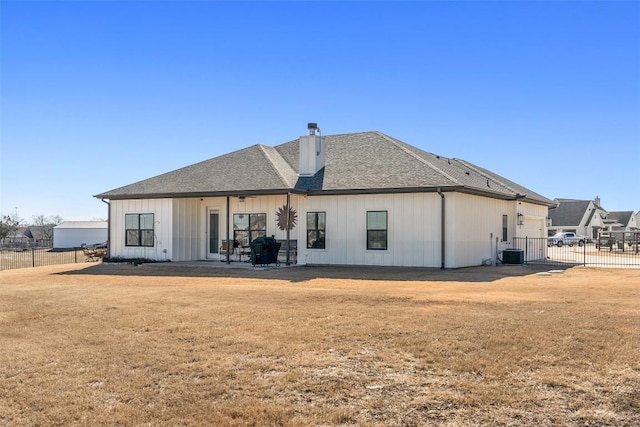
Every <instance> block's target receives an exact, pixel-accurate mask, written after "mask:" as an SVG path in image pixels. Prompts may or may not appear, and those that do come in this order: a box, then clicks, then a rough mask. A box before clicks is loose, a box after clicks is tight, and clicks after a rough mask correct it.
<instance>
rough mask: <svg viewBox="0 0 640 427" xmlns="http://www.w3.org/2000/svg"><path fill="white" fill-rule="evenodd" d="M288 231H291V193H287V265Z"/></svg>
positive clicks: (287, 260)
mask: <svg viewBox="0 0 640 427" xmlns="http://www.w3.org/2000/svg"><path fill="white" fill-rule="evenodd" d="M290 231H291V194H290V193H287V258H286V265H289V254H290V251H291V248H290V247H289V238H290V237H291V236H290Z"/></svg>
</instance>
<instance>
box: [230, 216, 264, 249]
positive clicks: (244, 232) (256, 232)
mask: <svg viewBox="0 0 640 427" xmlns="http://www.w3.org/2000/svg"><path fill="white" fill-rule="evenodd" d="M258 215H263V216H264V229H262V228H251V227H252V223H255V221H252V220H251V217H252V216H253V217H255V216H258ZM240 216H246V217H247V224H248V228H246V229H243V228H236V224H237V222H236V217H240ZM240 219H241V220H242V219H244V218H240ZM240 236H242V237H240ZM245 236H246V239H247V241H246V242H245V241H244V240H245ZM266 236H267V214H266V212H253V213H242V212H238V213H234V214H233V241H234V243H236V244H238V245H240V246H244V247H248V246H249V245H250V244H251V242H253V241H254V240H255V239H256V238H258V237H266ZM240 240H243V241H240Z"/></svg>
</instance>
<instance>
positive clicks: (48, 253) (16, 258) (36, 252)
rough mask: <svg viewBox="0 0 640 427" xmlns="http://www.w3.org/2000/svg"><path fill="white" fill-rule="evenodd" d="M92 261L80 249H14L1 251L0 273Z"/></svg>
mask: <svg viewBox="0 0 640 427" xmlns="http://www.w3.org/2000/svg"><path fill="white" fill-rule="evenodd" d="M89 261H91V260H90V259H89V258H87V257H86V256H85V254H84V252H83V251H82V249H80V248H76V249H68V250H52V249H47V248H22V249H20V248H14V249H1V250H0V271H2V270H14V269H17V268H30V267H43V266H46V265H56V264H74V263H80V262H89Z"/></svg>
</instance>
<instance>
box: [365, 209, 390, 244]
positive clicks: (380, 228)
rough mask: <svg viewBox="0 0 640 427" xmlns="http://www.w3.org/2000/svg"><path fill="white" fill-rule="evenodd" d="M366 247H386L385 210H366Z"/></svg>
mask: <svg viewBox="0 0 640 427" xmlns="http://www.w3.org/2000/svg"><path fill="white" fill-rule="evenodd" d="M367 249H371V250H386V249H387V211H368V212H367Z"/></svg>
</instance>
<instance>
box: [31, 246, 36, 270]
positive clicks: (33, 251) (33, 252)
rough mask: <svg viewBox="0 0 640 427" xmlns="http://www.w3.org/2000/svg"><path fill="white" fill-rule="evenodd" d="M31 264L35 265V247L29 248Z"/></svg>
mask: <svg viewBox="0 0 640 427" xmlns="http://www.w3.org/2000/svg"><path fill="white" fill-rule="evenodd" d="M31 266H32V267H35V266H36V248H31Z"/></svg>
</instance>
